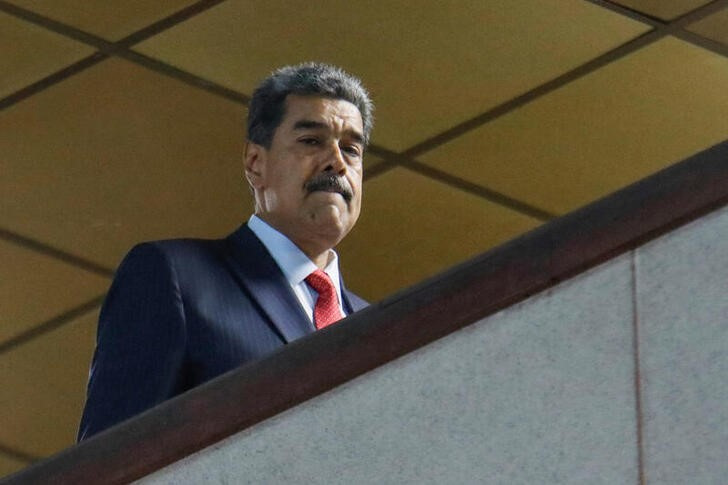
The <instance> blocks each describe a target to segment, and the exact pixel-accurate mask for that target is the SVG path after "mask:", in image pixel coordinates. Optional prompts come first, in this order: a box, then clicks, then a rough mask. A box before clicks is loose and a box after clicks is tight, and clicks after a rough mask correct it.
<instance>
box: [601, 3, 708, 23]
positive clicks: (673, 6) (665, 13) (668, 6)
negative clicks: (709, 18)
mask: <svg viewBox="0 0 728 485" xmlns="http://www.w3.org/2000/svg"><path fill="white" fill-rule="evenodd" d="M614 3H619V4H621V5H624V6H625V7H629V8H631V9H634V10H637V11H638V12H642V13H646V14H648V15H651V16H653V17H657V18H660V19H662V20H672V19H674V18H676V17H679V16H681V15H684V14H686V13H688V12H690V11H691V10H695V9H696V8H698V7H702V6H703V5H707V4H708V3H710V0H615V1H614Z"/></svg>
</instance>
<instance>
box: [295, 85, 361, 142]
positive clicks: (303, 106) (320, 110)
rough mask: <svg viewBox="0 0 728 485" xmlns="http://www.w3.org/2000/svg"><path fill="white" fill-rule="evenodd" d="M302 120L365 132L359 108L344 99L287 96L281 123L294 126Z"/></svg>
mask: <svg viewBox="0 0 728 485" xmlns="http://www.w3.org/2000/svg"><path fill="white" fill-rule="evenodd" d="M300 121H314V122H318V123H323V124H325V125H327V126H328V127H329V128H331V129H343V130H353V131H355V132H357V133H359V134H361V133H362V132H363V126H364V124H363V122H362V118H361V113H360V112H359V108H357V107H356V106H355V105H354V104H352V103H350V102H349V101H346V100H343V99H334V98H326V97H321V96H300V95H297V94H289V95H288V96H286V111H285V115H284V117H283V120H282V121H281V125H287V126H288V128H291V127H293V126H294V125H295V124H296V123H298V122H300Z"/></svg>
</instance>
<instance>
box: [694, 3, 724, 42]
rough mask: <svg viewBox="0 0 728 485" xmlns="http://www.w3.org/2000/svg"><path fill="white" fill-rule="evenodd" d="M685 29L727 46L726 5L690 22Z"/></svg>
mask: <svg viewBox="0 0 728 485" xmlns="http://www.w3.org/2000/svg"><path fill="white" fill-rule="evenodd" d="M687 29H688V30H691V31H693V32H695V33H696V34H700V35H702V36H703V37H707V38H708V39H711V40H714V41H717V42H722V43H723V44H725V45H727V46H728V7H726V8H724V9H723V10H720V11H719V12H718V13H714V14H713V15H710V16H708V17H706V18H704V19H702V20H700V21H699V22H695V23H694V24H690V26H688V28H687Z"/></svg>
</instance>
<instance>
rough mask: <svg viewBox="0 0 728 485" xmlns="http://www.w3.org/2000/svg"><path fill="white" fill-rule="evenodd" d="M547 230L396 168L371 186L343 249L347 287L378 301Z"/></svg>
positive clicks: (514, 214) (481, 200)
mask: <svg viewBox="0 0 728 485" xmlns="http://www.w3.org/2000/svg"><path fill="white" fill-rule="evenodd" d="M539 223H540V222H539V221H537V220H535V219H531V218H530V217H527V216H524V215H521V214H519V213H516V212H513V211H510V210H508V209H506V208H504V207H501V206H498V205H496V204H492V203H490V202H488V201H485V200H483V199H481V198H479V197H476V196H474V195H471V194H468V193H465V192H462V191H460V190H457V189H454V188H452V187H449V186H447V185H444V184H441V183H439V182H435V181H433V180H432V179H429V178H426V177H424V176H422V175H419V174H417V173H414V172H411V171H409V170H406V169H403V168H396V169H394V170H391V171H389V172H387V173H386V174H384V175H381V176H379V177H376V178H375V179H373V180H370V181H368V182H366V183H365V184H364V199H363V206H362V215H361V218H360V219H359V222H358V223H357V225H356V227H355V228H354V230H353V231H352V233H351V234H349V235H348V236H347V237H346V239H344V241H343V243H342V244H340V245H339V248H338V249H337V250H338V251H339V253H340V254H341V263H342V271H343V275H344V278H345V281H346V284H347V286H348V287H349V288H351V289H352V291H354V292H356V293H358V294H360V295H361V296H362V297H364V298H365V299H368V300H370V301H376V300H379V299H381V298H382V297H384V296H386V295H389V294H391V293H393V292H394V291H396V290H399V289H401V288H404V287H407V286H410V285H412V284H414V283H417V282H419V281H420V280H422V279H423V278H426V277H428V276H432V275H434V274H436V273H438V272H440V271H442V270H444V269H446V268H448V267H449V266H452V265H453V264H456V263H458V262H461V261H464V260H466V259H468V258H470V257H471V256H474V255H476V254H479V253H481V252H483V251H485V250H487V249H490V248H492V247H494V246H496V245H498V244H500V243H502V242H504V241H507V240H509V239H511V238H513V237H515V236H517V235H519V234H521V233H523V232H525V231H527V230H529V229H531V228H533V227H535V226H537V225H538V224H539Z"/></svg>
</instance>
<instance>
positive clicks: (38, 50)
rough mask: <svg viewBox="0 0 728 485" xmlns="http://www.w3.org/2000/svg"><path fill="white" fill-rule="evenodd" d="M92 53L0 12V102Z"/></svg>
mask: <svg viewBox="0 0 728 485" xmlns="http://www.w3.org/2000/svg"><path fill="white" fill-rule="evenodd" d="M92 52H93V49H91V48H90V47H87V46H85V45H83V44H80V43H77V42H75V41H73V40H70V39H67V38H65V37H62V36H60V35H58V34H54V33H53V32H49V31H47V30H44V29H42V28H40V27H36V26H35V25H33V24H29V23H27V22H24V21H22V20H18V19H16V18H15V17H11V16H10V15H7V14H4V13H2V12H0V98H4V97H5V96H8V95H9V94H12V93H14V92H16V91H18V90H20V89H22V88H24V87H25V86H27V85H28V84H32V83H34V82H36V81H39V80H40V79H43V78H44V77H46V76H48V75H50V74H53V73H54V72H56V71H58V70H60V69H62V68H64V67H66V66H68V65H69V64H73V63H74V62H76V61H78V60H81V59H82V58H84V57H86V56H87V55H89V54H91V53H92Z"/></svg>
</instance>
